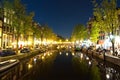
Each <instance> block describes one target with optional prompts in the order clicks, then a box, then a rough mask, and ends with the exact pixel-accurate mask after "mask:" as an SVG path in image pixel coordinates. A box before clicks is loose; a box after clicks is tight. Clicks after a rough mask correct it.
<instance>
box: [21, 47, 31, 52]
mask: <svg viewBox="0 0 120 80" xmlns="http://www.w3.org/2000/svg"><path fill="white" fill-rule="evenodd" d="M29 52H30V49H29V48H23V49H21V50H20V53H29Z"/></svg>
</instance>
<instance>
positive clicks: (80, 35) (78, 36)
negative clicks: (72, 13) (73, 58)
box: [71, 24, 87, 41]
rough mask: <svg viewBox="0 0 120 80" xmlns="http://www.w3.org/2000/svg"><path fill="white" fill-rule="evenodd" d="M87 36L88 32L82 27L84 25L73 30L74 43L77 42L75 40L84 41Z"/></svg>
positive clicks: (79, 25)
mask: <svg viewBox="0 0 120 80" xmlns="http://www.w3.org/2000/svg"><path fill="white" fill-rule="evenodd" d="M86 34H87V31H86V28H85V26H84V25H82V24H78V25H76V26H75V27H74V29H73V32H72V36H71V39H72V40H73V41H75V40H83V39H85V38H86Z"/></svg>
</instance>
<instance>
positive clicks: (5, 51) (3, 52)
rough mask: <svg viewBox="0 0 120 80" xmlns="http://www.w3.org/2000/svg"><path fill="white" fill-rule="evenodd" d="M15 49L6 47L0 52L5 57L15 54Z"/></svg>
mask: <svg viewBox="0 0 120 80" xmlns="http://www.w3.org/2000/svg"><path fill="white" fill-rule="evenodd" d="M15 54H16V53H15V51H14V50H12V49H11V48H7V49H4V50H2V51H1V52H0V56H2V57H4V56H11V55H15Z"/></svg>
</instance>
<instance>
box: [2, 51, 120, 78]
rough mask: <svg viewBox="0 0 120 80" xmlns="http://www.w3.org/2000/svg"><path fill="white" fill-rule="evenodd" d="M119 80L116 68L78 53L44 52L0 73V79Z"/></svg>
mask: <svg viewBox="0 0 120 80" xmlns="http://www.w3.org/2000/svg"><path fill="white" fill-rule="evenodd" d="M51 78H52V79H55V80H58V79H61V80H66V79H68V80H76V79H77V80H78V79H80V80H119V79H120V68H119V67H118V66H115V65H113V64H110V63H108V62H107V63H104V62H103V61H96V60H95V59H93V58H92V57H91V56H88V55H86V54H83V53H81V52H70V51H61V52H46V53H43V54H41V55H37V56H34V57H32V58H30V59H26V60H23V61H21V62H20V64H18V65H17V66H14V67H12V68H11V69H9V70H7V71H6V72H4V73H1V74H0V80H40V79H41V80H49V79H51Z"/></svg>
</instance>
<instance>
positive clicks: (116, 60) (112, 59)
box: [83, 50, 120, 66]
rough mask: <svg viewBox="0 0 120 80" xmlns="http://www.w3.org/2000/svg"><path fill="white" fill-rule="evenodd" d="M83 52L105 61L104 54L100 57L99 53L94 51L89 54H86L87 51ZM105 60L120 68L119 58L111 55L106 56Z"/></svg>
mask: <svg viewBox="0 0 120 80" xmlns="http://www.w3.org/2000/svg"><path fill="white" fill-rule="evenodd" d="M83 52H84V53H88V54H90V55H93V56H96V57H98V58H100V59H102V60H104V55H103V54H101V55H99V53H98V52H96V51H94V50H89V51H88V52H86V50H84V51H83ZM105 60H106V61H109V62H111V63H113V64H115V65H118V66H120V58H119V57H117V56H113V55H110V54H105Z"/></svg>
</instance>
